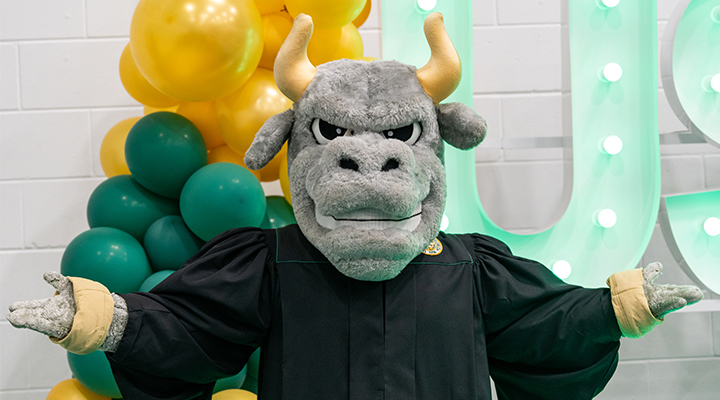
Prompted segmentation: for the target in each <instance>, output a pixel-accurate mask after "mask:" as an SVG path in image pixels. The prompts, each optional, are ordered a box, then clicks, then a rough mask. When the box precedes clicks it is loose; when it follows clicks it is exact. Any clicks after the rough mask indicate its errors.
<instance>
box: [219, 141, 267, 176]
mask: <svg viewBox="0 0 720 400" xmlns="http://www.w3.org/2000/svg"><path fill="white" fill-rule="evenodd" d="M219 162H226V163H233V164H237V165H239V166H241V167H244V168H247V167H246V166H245V160H244V159H243V156H241V155H240V154H238V153H236V152H234V151H232V149H231V148H230V147H228V146H227V145H223V146H219V147H216V148H214V149H212V150H210V151H209V152H208V164H214V163H219ZM248 171H250V172H252V174H253V175H255V177H256V178H257V179H258V180H260V171H254V170H252V169H248Z"/></svg>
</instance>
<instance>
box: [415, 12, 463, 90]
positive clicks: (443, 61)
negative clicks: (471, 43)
mask: <svg viewBox="0 0 720 400" xmlns="http://www.w3.org/2000/svg"><path fill="white" fill-rule="evenodd" d="M424 29H425V38H426V39H427V42H428V44H429V45H430V53H431V54H430V60H429V61H428V62H427V64H425V66H423V67H422V68H420V69H418V70H417V72H416V75H417V78H418V80H419V81H420V84H421V85H422V87H423V89H425V93H427V94H428V96H430V98H432V99H433V102H434V103H435V104H438V103H440V102H441V101H443V100H444V99H445V98H447V97H448V96H450V95H451V94H452V92H454V91H455V89H456V88H457V87H458V85H459V84H460V78H462V66H461V64H460V57H459V56H458V54H457V51H455V46H453V44H452V42H451V41H450V37H449V36H448V34H447V32H446V31H445V24H444V23H443V16H442V14H440V13H438V12H436V13H432V14H430V15H429V16H428V17H427V18H425V25H424Z"/></svg>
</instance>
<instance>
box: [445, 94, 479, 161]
mask: <svg viewBox="0 0 720 400" xmlns="http://www.w3.org/2000/svg"><path fill="white" fill-rule="evenodd" d="M437 119H438V127H439V129H440V137H442V138H443V140H445V141H446V142H447V143H448V144H450V145H451V146H453V147H455V148H458V149H460V150H468V149H472V148H473V147H475V146H477V145H479V144H480V142H482V141H483V139H485V132H486V131H487V124H486V123H485V120H484V119H483V117H481V116H479V115H478V114H477V113H476V112H475V110H473V109H472V108H470V107H468V106H466V105H465V104H463V103H444V104H439V105H438V106H437Z"/></svg>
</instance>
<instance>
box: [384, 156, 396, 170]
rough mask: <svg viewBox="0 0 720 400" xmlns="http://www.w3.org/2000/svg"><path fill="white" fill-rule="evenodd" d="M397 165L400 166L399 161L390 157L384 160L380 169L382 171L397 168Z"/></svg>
mask: <svg viewBox="0 0 720 400" xmlns="http://www.w3.org/2000/svg"><path fill="white" fill-rule="evenodd" d="M399 167H400V161H398V160H397V159H395V158H391V159H389V160H387V161H386V162H385V165H383V167H382V170H383V172H387V171H390V170H392V169H397V168H399Z"/></svg>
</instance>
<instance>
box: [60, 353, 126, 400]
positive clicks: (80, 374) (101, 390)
mask: <svg viewBox="0 0 720 400" xmlns="http://www.w3.org/2000/svg"><path fill="white" fill-rule="evenodd" d="M67 359H68V364H69V365H70V371H72V374H73V376H74V377H75V379H77V380H78V381H80V383H81V384H82V385H83V386H85V387H86V388H88V389H89V390H90V391H91V392H94V393H97V394H99V395H100V396H105V397H110V398H113V399H119V398H121V397H122V394H120V389H119V388H118V385H117V383H116V382H115V378H114V377H113V374H112V370H111V369H110V362H109V361H108V360H107V358H106V357H105V353H104V352H102V351H93V352H92V353H90V354H85V355H79V354H73V353H70V352H68V353H67Z"/></svg>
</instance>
